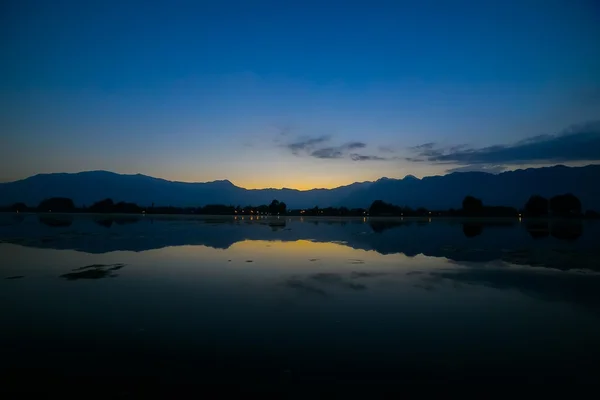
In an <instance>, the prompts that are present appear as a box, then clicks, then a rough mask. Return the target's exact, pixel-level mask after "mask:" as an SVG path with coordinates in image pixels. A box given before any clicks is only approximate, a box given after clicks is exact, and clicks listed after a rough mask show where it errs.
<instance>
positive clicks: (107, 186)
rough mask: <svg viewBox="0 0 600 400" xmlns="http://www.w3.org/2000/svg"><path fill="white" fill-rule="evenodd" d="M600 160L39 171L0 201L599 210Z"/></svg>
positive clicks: (4, 186) (4, 187) (0, 191)
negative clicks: (235, 175)
mask: <svg viewBox="0 0 600 400" xmlns="http://www.w3.org/2000/svg"><path fill="white" fill-rule="evenodd" d="M599 183H600V165H588V166H585V167H565V166H555V167H545V168H530V169H525V170H517V171H509V172H504V173H501V174H497V175H494V174H488V173H484V172H460V173H459V172H456V173H452V174H449V175H444V176H431V177H425V178H423V179H418V178H415V177H414V176H410V175H409V176H407V177H405V178H404V179H389V178H381V179H379V180H377V181H375V182H361V183H353V184H351V185H347V186H341V187H338V188H335V189H313V190H305V191H300V190H294V189H252V190H250V189H244V188H241V187H238V186H235V185H234V184H232V183H231V182H229V181H227V180H224V181H214V182H206V183H186V182H173V181H168V180H164V179H158V178H153V177H150V176H145V175H139V174H138V175H121V174H116V173H113V172H107V171H90V172H80V173H75V174H67V173H57V174H40V175H35V176H32V177H29V178H26V179H23V180H20V181H15V182H9V183H1V184H0V205H9V204H13V203H16V202H24V203H26V204H27V205H30V206H35V205H37V204H38V203H39V202H40V201H42V200H43V199H45V198H49V197H69V198H71V199H73V200H74V202H75V204H76V205H78V206H82V205H87V206H89V205H91V204H92V203H94V202H96V201H98V200H101V199H104V198H107V197H110V198H112V199H113V200H114V201H126V202H134V203H137V204H139V205H142V206H149V205H151V204H152V203H155V204H156V205H157V206H158V205H161V206H168V205H171V206H177V207H186V206H202V205H206V204H232V205H248V204H252V205H258V204H268V203H270V202H271V200H273V199H278V200H280V201H284V202H286V203H287V205H288V207H291V208H303V207H314V206H315V205H318V206H319V207H327V206H346V207H367V206H369V205H370V204H371V203H372V202H373V201H374V200H378V199H380V200H384V201H386V202H391V203H393V204H397V205H401V206H405V205H406V206H410V207H414V208H416V207H427V208H431V209H436V208H440V209H442V208H443V209H448V208H460V206H461V202H462V199H463V198H464V197H465V196H466V195H473V196H476V197H479V198H481V199H482V200H483V202H484V204H487V205H506V206H513V207H522V206H523V205H524V204H525V202H526V201H527V199H528V198H529V196H531V195H532V194H540V195H542V196H547V197H550V196H553V195H556V194H562V193H573V194H575V195H576V196H577V197H579V199H580V200H581V202H582V205H583V208H584V209H590V208H592V209H600V185H599Z"/></svg>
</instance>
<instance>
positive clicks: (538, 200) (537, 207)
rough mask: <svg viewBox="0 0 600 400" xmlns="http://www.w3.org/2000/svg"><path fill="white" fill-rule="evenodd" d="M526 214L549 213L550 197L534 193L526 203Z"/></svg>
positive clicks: (535, 215) (538, 214)
mask: <svg viewBox="0 0 600 400" xmlns="http://www.w3.org/2000/svg"><path fill="white" fill-rule="evenodd" d="M525 215H527V216H531V217H540V216H543V215H548V199H546V198H545V197H542V196H540V195H534V196H531V197H530V198H529V200H527V203H525Z"/></svg>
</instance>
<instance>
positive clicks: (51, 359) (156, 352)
mask: <svg viewBox="0 0 600 400" xmlns="http://www.w3.org/2000/svg"><path fill="white" fill-rule="evenodd" d="M48 217H49V216H46V215H44V216H40V217H37V216H32V215H28V216H25V217H20V218H19V219H16V218H14V215H3V216H1V218H0V241H1V242H0V259H1V260H3V262H2V266H1V267H0V273H1V274H0V277H1V278H3V279H1V280H0V293H2V299H3V302H4V303H5V304H9V305H10V306H9V307H5V309H4V311H3V318H2V320H3V324H4V326H3V329H1V330H0V341H1V343H3V346H4V348H5V349H6V351H4V352H3V354H2V357H1V359H0V368H2V369H3V370H6V371H9V372H11V373H15V374H17V375H19V374H21V375H19V376H24V375H27V374H28V373H29V372H30V370H29V369H28V368H30V366H31V365H36V368H38V370H36V371H38V372H39V371H45V372H49V371H51V372H52V373H55V374H59V375H60V374H62V376H67V377H72V376H94V377H110V376H130V375H131V374H138V375H143V376H155V377H159V378H160V379H164V380H167V381H169V382H171V381H172V382H179V381H187V380H193V381H201V382H202V381H206V382H220V381H227V382H245V383H246V384H252V385H254V384H259V383H260V384H266V385H275V386H277V385H281V384H283V383H282V382H283V381H285V385H290V384H303V383H307V382H314V381H315V380H317V381H328V380H334V381H336V382H353V381H368V382H378V383H381V382H397V381H410V382H413V381H448V380H449V381H463V382H470V381H471V380H472V379H478V380H488V381H500V380H502V381H503V380H505V379H507V378H510V379H516V380H528V381H532V380H533V381H538V380H542V381H545V380H551V379H552V380H554V379H558V378H560V379H562V380H563V381H564V380H567V381H586V380H589V379H593V378H594V377H595V376H596V375H595V374H596V373H597V372H598V368H597V367H596V366H597V365H598V363H597V360H598V357H599V356H600V346H598V345H597V338H598V337H599V335H600V312H598V310H600V264H599V262H598V261H599V260H600V248H599V246H598V244H599V243H598V238H599V237H600V227H599V226H598V224H597V223H594V222H591V221H585V222H581V221H549V222H548V221H541V220H540V221H527V220H525V221H523V222H521V223H520V222H519V221H517V220H515V221H510V220H507V221H478V220H465V221H459V220H447V221H444V220H438V219H432V220H431V222H430V221H429V219H423V220H412V219H391V220H385V219H368V218H365V219H362V218H361V219H344V220H342V219H319V220H314V219H313V220H311V219H310V218H306V219H302V220H301V219H294V218H291V219H290V218H276V217H271V218H260V217H254V218H252V220H250V219H249V218H245V219H241V218H237V219H236V218H219V217H215V218H191V219H186V218H180V217H171V218H150V217H141V216H140V217H135V218H131V217H126V218H123V217H120V216H112V215H103V216H85V217H82V216H77V217H74V216H66V217H63V216H60V215H55V216H52V218H51V221H50V220H48ZM67 222H68V223H67ZM23 278H24V279H23ZM105 278H111V279H105ZM15 371H16V372H15ZM28 371H29V372H28ZM132 371H135V372H132ZM40 373H42V372H40ZM282 376H285V379H284V380H283V381H282V378H281V377H282Z"/></svg>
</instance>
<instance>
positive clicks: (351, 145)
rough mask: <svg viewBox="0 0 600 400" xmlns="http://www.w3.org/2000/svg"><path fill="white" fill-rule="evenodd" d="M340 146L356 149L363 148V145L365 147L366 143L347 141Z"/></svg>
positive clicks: (346, 148)
mask: <svg viewBox="0 0 600 400" xmlns="http://www.w3.org/2000/svg"><path fill="white" fill-rule="evenodd" d="M341 147H343V148H344V149H345V150H356V149H364V148H365V147H367V144H366V143H363V142H349V143H346V144H345V145H342V146H341Z"/></svg>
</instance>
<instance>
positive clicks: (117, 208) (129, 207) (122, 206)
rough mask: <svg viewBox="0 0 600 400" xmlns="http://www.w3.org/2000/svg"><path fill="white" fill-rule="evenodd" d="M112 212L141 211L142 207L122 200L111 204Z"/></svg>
mask: <svg viewBox="0 0 600 400" xmlns="http://www.w3.org/2000/svg"><path fill="white" fill-rule="evenodd" d="M113 212H115V213H123V214H128V213H136V214H137V213H141V212H142V207H140V206H138V205H137V204H135V203H126V202H124V201H121V202H118V203H117V204H115V205H114V206H113Z"/></svg>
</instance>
